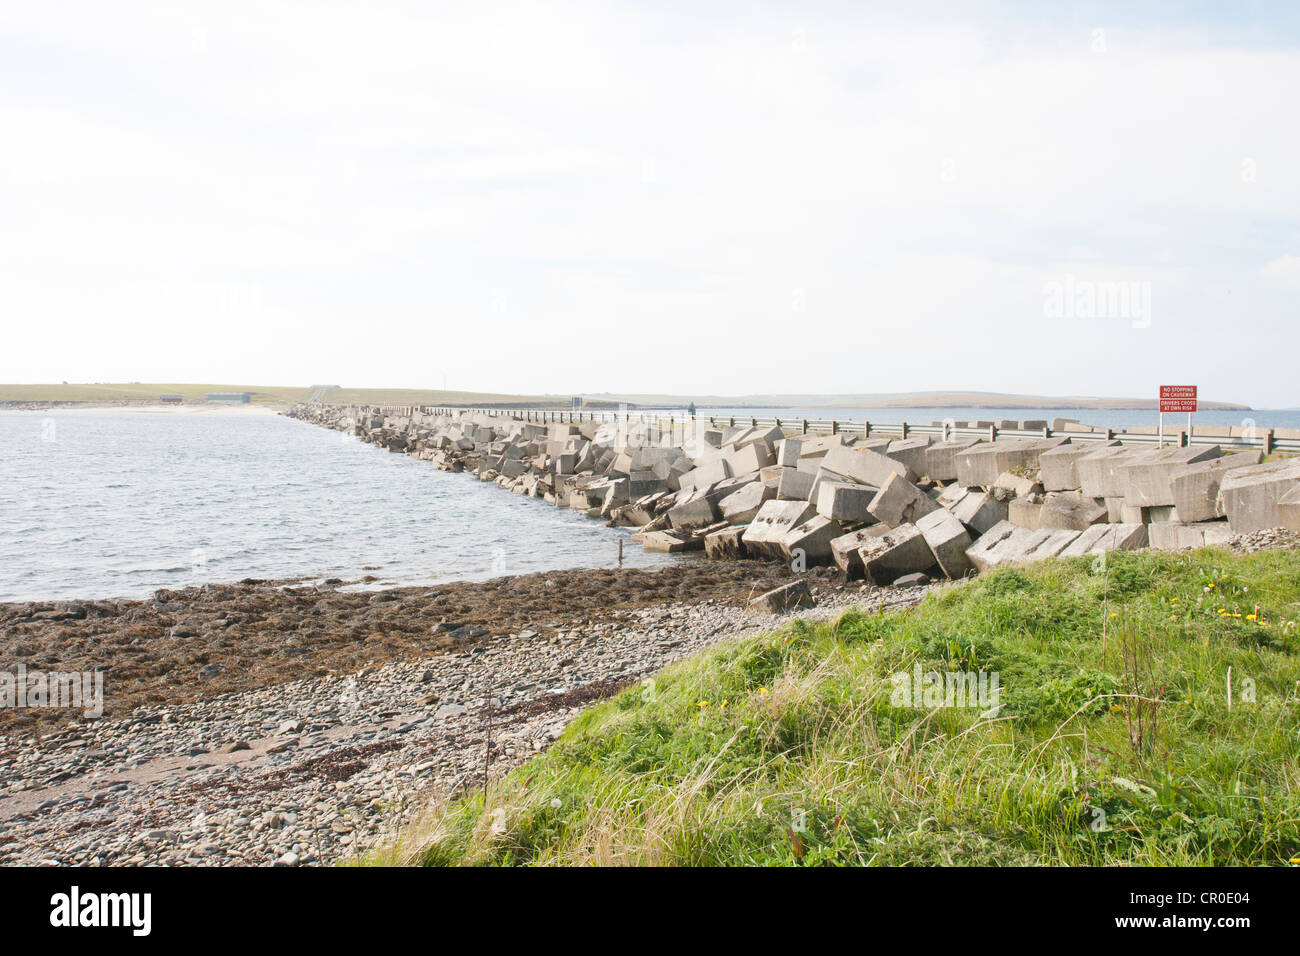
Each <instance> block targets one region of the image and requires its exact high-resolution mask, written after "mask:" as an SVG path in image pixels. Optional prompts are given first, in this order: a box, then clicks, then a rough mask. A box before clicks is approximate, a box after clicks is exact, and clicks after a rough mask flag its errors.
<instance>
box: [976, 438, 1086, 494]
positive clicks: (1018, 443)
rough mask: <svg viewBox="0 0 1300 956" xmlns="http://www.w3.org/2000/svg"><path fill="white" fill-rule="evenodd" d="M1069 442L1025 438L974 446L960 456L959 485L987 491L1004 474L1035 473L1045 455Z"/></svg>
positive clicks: (1065, 439)
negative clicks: (1028, 471) (1039, 460)
mask: <svg viewBox="0 0 1300 956" xmlns="http://www.w3.org/2000/svg"><path fill="white" fill-rule="evenodd" d="M1068 441H1069V439H1068V438H1037V439H1029V438H1024V439H1012V440H1010V441H995V442H985V443H983V444H980V445H975V446H974V447H972V448H968V449H967V450H966V451H963V452H959V453H958V454H957V483H958V484H960V485H964V486H966V487H967V488H975V487H985V488H987V487H990V486H992V484H993V483H994V482H995V481H997V478H998V475H1000V474H1002V473H1003V472H1004V471H1014V470H1017V469H1030V470H1036V469H1037V468H1038V457H1039V456H1040V455H1041V454H1042V453H1043V452H1045V451H1048V450H1049V449H1052V448H1056V447H1058V446H1059V445H1063V444H1066V443H1067V442H1068Z"/></svg>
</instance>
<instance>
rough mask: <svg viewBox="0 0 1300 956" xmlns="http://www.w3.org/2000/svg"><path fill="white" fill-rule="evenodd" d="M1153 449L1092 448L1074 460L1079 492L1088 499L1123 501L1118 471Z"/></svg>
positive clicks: (1144, 456) (1140, 459) (1137, 460)
mask: <svg viewBox="0 0 1300 956" xmlns="http://www.w3.org/2000/svg"><path fill="white" fill-rule="evenodd" d="M1153 451H1154V449H1137V448H1132V447H1130V446H1127V445H1106V446H1103V447H1101V448H1094V449H1093V450H1092V451H1090V452H1088V453H1087V454H1085V455H1081V456H1079V457H1078V458H1077V459H1075V468H1076V469H1077V470H1078V475H1079V490H1080V491H1081V492H1082V493H1083V494H1084V495H1086V496H1087V497H1089V498H1123V497H1124V484H1123V482H1122V481H1121V480H1120V472H1119V469H1120V468H1122V467H1123V466H1124V465H1129V464H1134V463H1136V462H1139V461H1142V460H1144V459H1145V458H1146V457H1147V456H1148V455H1150V454H1152V452H1153Z"/></svg>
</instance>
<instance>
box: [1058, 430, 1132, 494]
mask: <svg viewBox="0 0 1300 956" xmlns="http://www.w3.org/2000/svg"><path fill="white" fill-rule="evenodd" d="M1103 447H1107V448H1117V447H1119V442H1118V441H1114V440H1112V441H1108V442H1105V443H1103ZM1097 448H1098V443H1097V442H1090V441H1089V442H1079V443H1078V444H1069V445H1061V446H1060V447H1059V448H1051V449H1049V450H1047V451H1045V452H1043V453H1042V454H1041V455H1040V456H1039V457H1038V474H1039V478H1040V480H1041V481H1042V483H1043V490H1044V491H1077V490H1078V489H1079V488H1080V487H1081V486H1080V484H1079V468H1078V460H1079V458H1080V457H1081V456H1083V455H1086V454H1088V453H1089V452H1093V451H1096V450H1097Z"/></svg>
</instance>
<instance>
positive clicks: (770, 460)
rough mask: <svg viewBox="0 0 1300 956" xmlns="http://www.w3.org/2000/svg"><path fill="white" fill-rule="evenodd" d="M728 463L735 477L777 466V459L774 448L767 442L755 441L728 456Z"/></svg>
mask: <svg viewBox="0 0 1300 956" xmlns="http://www.w3.org/2000/svg"><path fill="white" fill-rule="evenodd" d="M726 461H727V464H728V465H730V466H731V473H732V474H733V475H744V474H747V473H749V472H751V471H758V470H759V469H760V468H765V467H767V466H768V465H771V464H775V462H776V457H775V455H773V454H772V446H770V445H768V444H767V442H764V441H755V442H750V443H749V444H746V445H742V446H741V447H739V448H737V449H736V450H735V451H733V452H732V453H731V454H729V455H728V456H727V459H726Z"/></svg>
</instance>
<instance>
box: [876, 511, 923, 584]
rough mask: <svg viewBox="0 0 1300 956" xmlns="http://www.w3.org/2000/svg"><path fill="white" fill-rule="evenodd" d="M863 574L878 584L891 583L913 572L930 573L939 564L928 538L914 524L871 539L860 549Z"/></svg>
mask: <svg viewBox="0 0 1300 956" xmlns="http://www.w3.org/2000/svg"><path fill="white" fill-rule="evenodd" d="M858 557H859V558H861V559H862V574H863V576H864V577H866V578H868V579H869V580H871V581H872V582H874V583H876V584H889V583H890V582H891V581H893V580H894V579H895V578H898V577H901V576H902V575H904V574H910V573H912V572H913V571H928V570H929V569H930V568H932V567H934V565H935V557H934V552H932V551H931V550H930V546H929V545H928V544H926V542H925V535H923V534H921V531H920V529H918V528H917V527H916V525H914V524H905V525H901V526H899V527H897V528H894V529H893V530H892V531H888V532H886V533H885V534H883V535H881V536H880V537H878V538H871V539H869V540H867V541H866V542H864V543H863V545H862V547H861V548H859V549H858Z"/></svg>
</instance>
